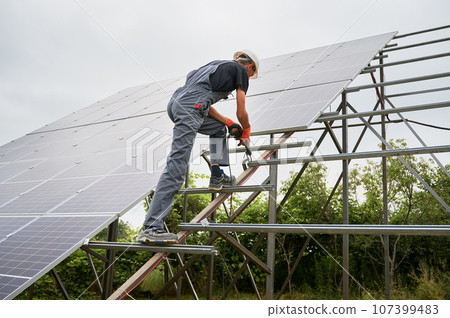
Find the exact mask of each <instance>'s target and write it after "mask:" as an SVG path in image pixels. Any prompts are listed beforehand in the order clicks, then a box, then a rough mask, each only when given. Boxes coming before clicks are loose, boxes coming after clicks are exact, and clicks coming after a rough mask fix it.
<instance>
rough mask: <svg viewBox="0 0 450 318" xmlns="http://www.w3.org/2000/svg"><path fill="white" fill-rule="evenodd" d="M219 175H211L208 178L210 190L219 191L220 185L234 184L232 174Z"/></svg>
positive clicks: (228, 185)
mask: <svg viewBox="0 0 450 318" xmlns="http://www.w3.org/2000/svg"><path fill="white" fill-rule="evenodd" d="M221 171H222V174H221V175H220V177H217V176H211V178H210V179H209V190H212V191H220V190H222V187H234V186H236V178H235V177H234V176H230V177H229V176H227V175H226V174H225V173H223V170H221Z"/></svg>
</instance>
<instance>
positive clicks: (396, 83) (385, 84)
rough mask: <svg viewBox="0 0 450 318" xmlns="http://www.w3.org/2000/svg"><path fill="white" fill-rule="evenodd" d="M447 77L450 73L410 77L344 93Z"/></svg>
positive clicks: (362, 86)
mask: <svg viewBox="0 0 450 318" xmlns="http://www.w3.org/2000/svg"><path fill="white" fill-rule="evenodd" d="M449 76H450V72H445V73H439V74H431V75H425V76H418V77H411V78H405V79H401V80H395V81H389V82H382V83H376V84H369V85H361V86H354V87H347V88H346V89H344V93H354V92H359V91H360V90H363V89H369V88H375V87H383V86H391V85H399V84H406V83H412V82H420V81H427V80H432V79H437V78H443V77H449Z"/></svg>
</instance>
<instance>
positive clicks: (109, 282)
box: [102, 219, 119, 299]
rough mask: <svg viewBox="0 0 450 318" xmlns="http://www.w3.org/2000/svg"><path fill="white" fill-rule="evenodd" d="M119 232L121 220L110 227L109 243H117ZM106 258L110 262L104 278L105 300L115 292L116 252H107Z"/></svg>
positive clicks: (103, 295)
mask: <svg viewBox="0 0 450 318" xmlns="http://www.w3.org/2000/svg"><path fill="white" fill-rule="evenodd" d="M118 232H119V219H117V220H115V221H114V222H113V223H111V224H110V225H109V226H108V237H107V241H108V242H116V241H117V234H118ZM105 257H106V259H107V260H108V262H107V263H105V268H104V273H105V275H104V276H103V293H102V298H103V299H107V298H108V297H109V296H110V295H111V294H112V291H113V280H114V261H115V258H116V251H115V250H106V253H105Z"/></svg>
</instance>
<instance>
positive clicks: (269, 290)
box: [266, 134, 278, 299]
mask: <svg viewBox="0 0 450 318" xmlns="http://www.w3.org/2000/svg"><path fill="white" fill-rule="evenodd" d="M273 140H274V135H273V134H272V135H270V144H272V143H273ZM277 157H278V152H277V151H275V152H274V153H273V155H272V157H271V158H272V159H276V158H277ZM269 178H270V184H272V185H273V186H274V188H273V190H270V191H269V220H268V223H269V224H275V223H276V222H277V178H278V166H277V165H271V166H270V167H269ZM267 266H268V267H269V268H270V270H271V273H270V274H267V275H266V299H273V287H274V272H275V233H268V234H267Z"/></svg>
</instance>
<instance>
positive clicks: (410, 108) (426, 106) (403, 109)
mask: <svg viewBox="0 0 450 318" xmlns="http://www.w3.org/2000/svg"><path fill="white" fill-rule="evenodd" d="M449 106H450V101H446V102H440V103H432V104H422V105H415V106H405V107H398V108H389V109H381V110H374V111H367V112H358V113H354V114H345V115H336V116H333V115H331V116H330V115H325V114H324V115H322V116H320V117H319V118H317V120H316V122H319V123H320V122H324V121H330V120H342V119H350V118H361V117H370V116H379V115H387V114H395V113H406V112H413V111H418V110H425V109H435V108H442V107H449Z"/></svg>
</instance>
